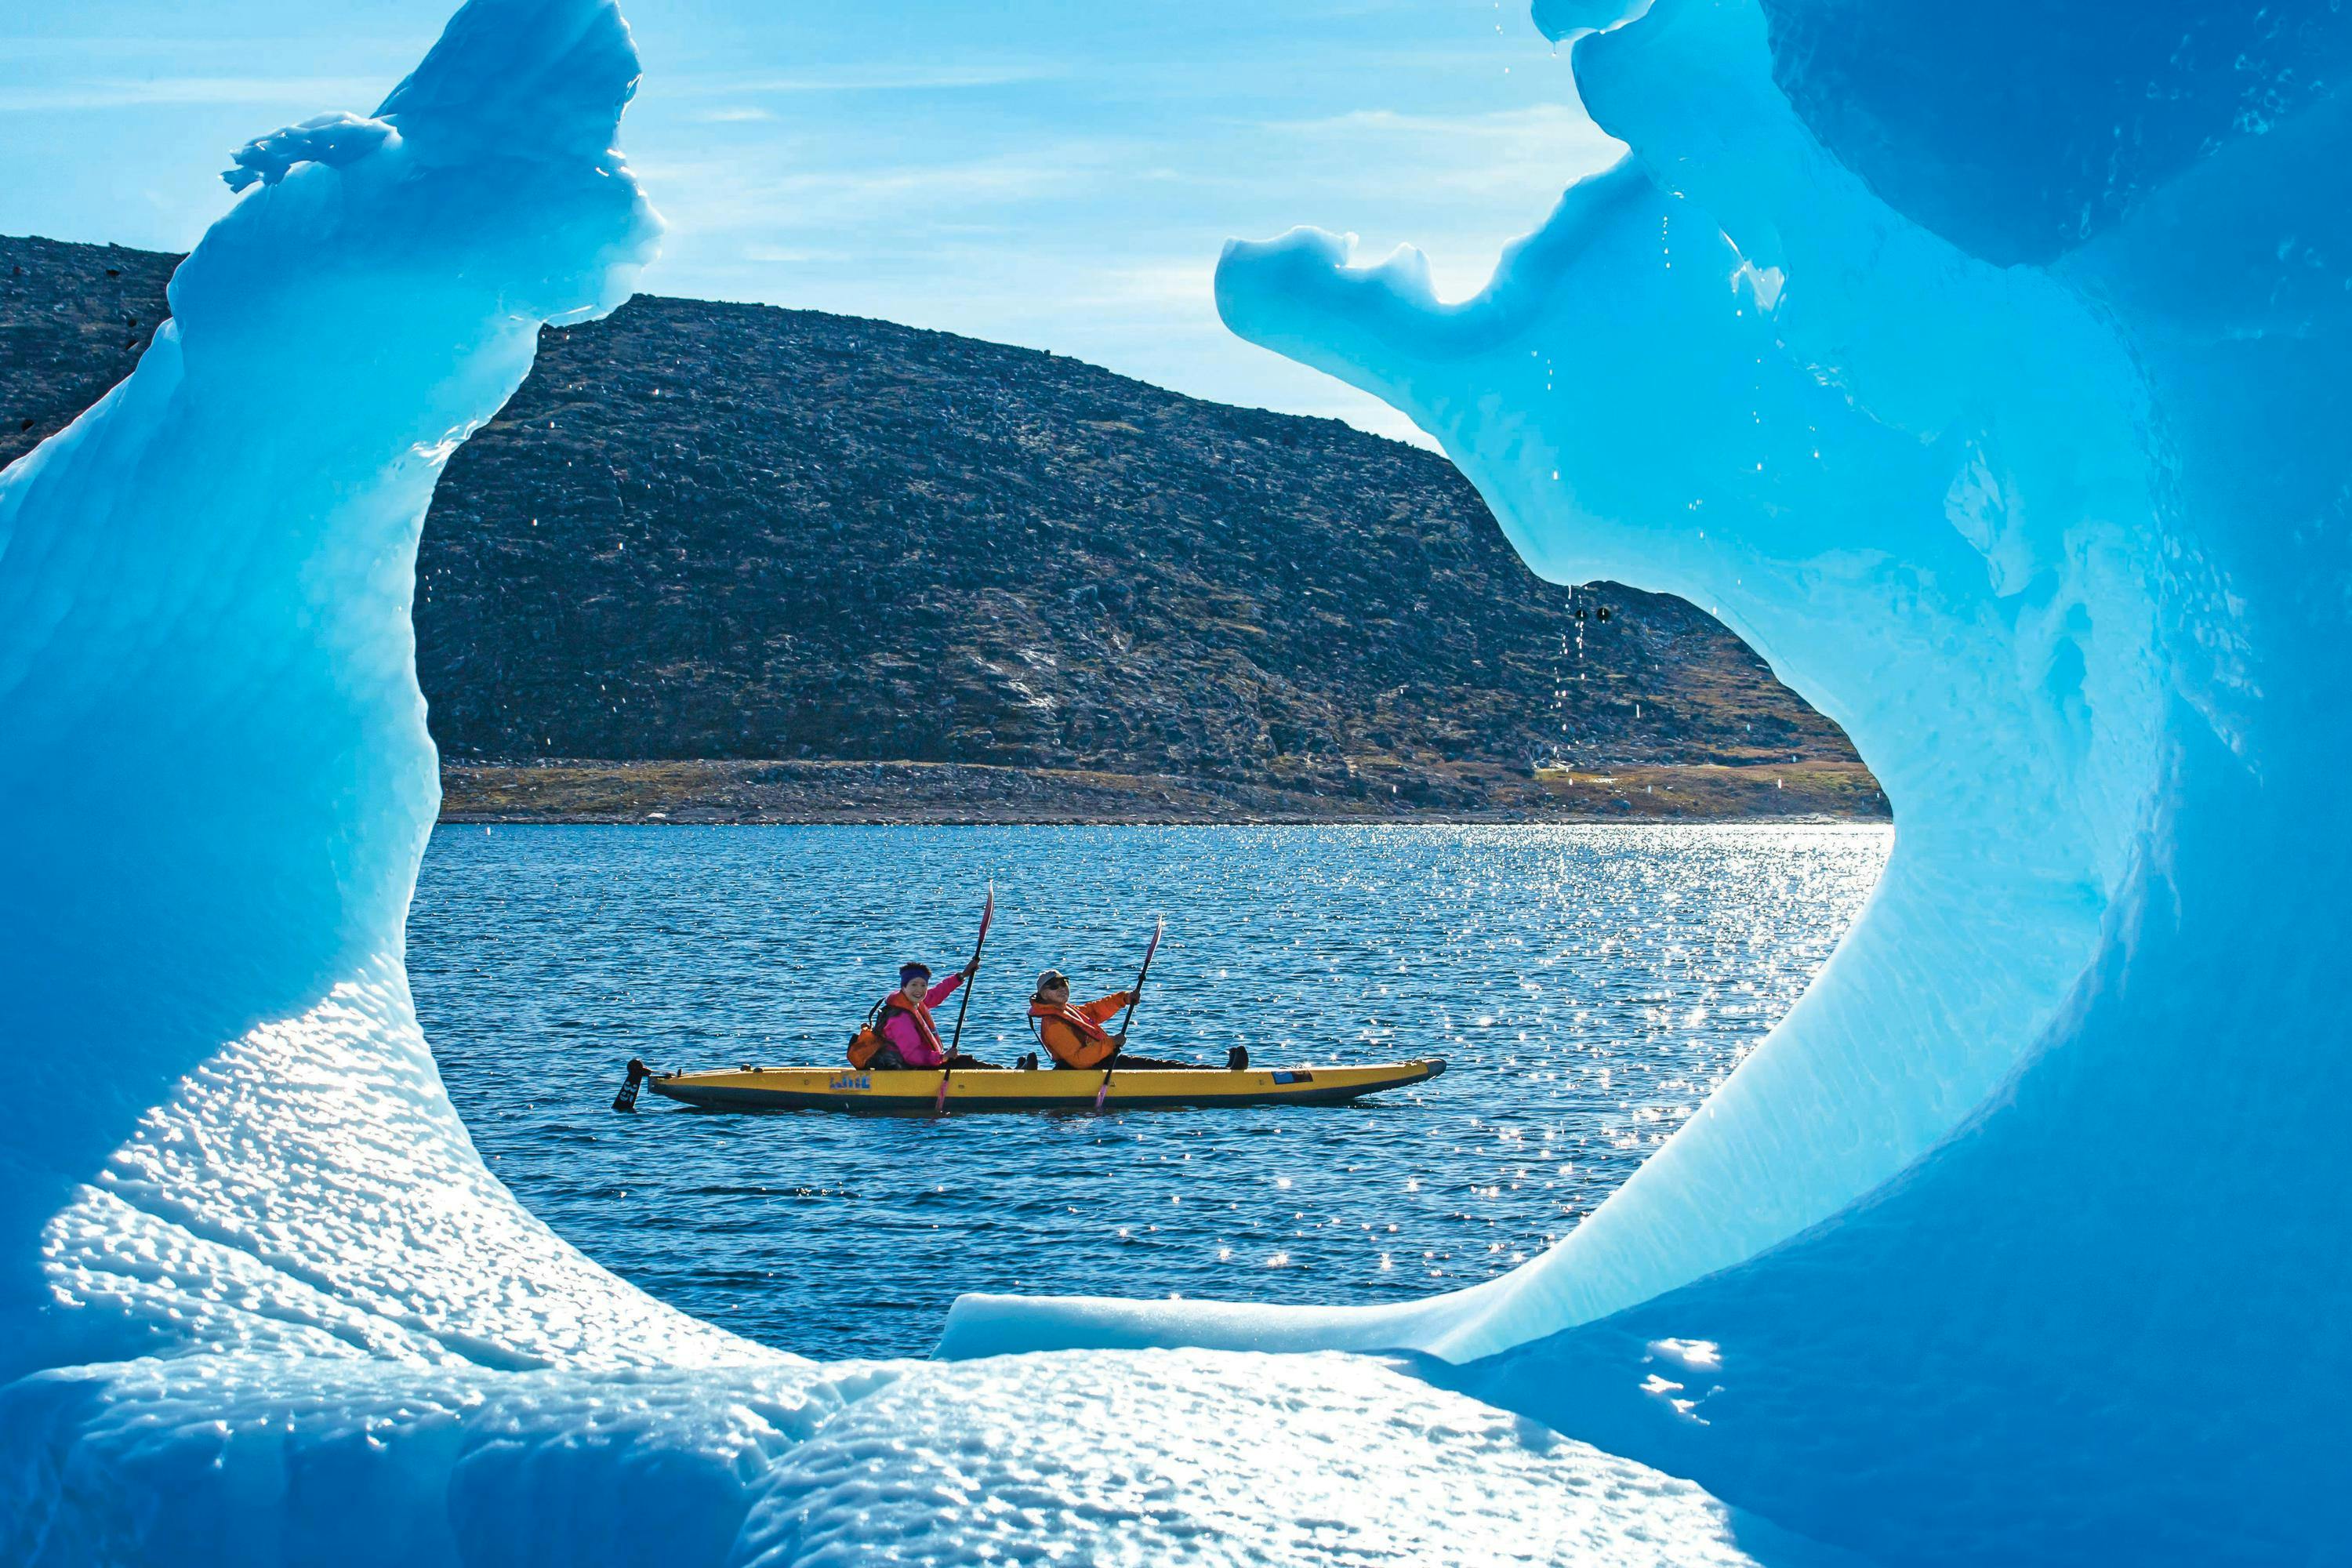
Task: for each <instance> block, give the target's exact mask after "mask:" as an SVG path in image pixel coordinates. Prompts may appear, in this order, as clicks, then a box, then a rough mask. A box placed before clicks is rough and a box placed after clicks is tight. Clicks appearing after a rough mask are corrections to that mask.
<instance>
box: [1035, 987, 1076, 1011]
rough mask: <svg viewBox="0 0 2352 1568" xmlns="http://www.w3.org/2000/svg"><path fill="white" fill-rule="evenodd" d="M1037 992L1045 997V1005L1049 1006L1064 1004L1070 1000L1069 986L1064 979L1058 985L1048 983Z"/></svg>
mask: <svg viewBox="0 0 2352 1568" xmlns="http://www.w3.org/2000/svg"><path fill="white" fill-rule="evenodd" d="M1038 994H1039V995H1040V996H1043V997H1044V998H1045V1005H1047V1006H1049V1007H1061V1006H1066V1005H1068V1003H1069V1000H1070V987H1069V984H1068V983H1067V982H1064V983H1063V984H1059V985H1048V986H1046V987H1045V990H1043V991H1041V992H1039V993H1038Z"/></svg>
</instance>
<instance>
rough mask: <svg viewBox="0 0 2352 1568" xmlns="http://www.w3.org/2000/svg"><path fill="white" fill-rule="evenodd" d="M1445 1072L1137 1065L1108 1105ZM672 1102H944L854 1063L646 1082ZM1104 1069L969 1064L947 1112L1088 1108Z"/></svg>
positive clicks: (1319, 1088) (1223, 1098)
mask: <svg viewBox="0 0 2352 1568" xmlns="http://www.w3.org/2000/svg"><path fill="white" fill-rule="evenodd" d="M1444 1070H1445V1064H1444V1062H1443V1061H1441V1060H1436V1059H1431V1060H1428V1061H1412V1062H1379V1063H1374V1064H1371V1065H1369V1066H1364V1067H1301V1068H1242V1069H1240V1070H1239V1071H1234V1070H1233V1069H1230V1068H1205V1067H1204V1068H1175V1069H1164V1068H1135V1069H1134V1070H1132V1071H1120V1072H1117V1073H1114V1074H1113V1075H1112V1076H1111V1080H1110V1093H1109V1094H1108V1096H1106V1097H1105V1107H1104V1108H1105V1109H1106V1110H1108V1109H1109V1108H1110V1107H1112V1106H1117V1107H1118V1108H1119V1109H1120V1110H1146V1109H1152V1108H1158V1107H1164V1106H1179V1105H1192V1106H1221V1105H1336V1104H1338V1103H1339V1102H1340V1101H1341V1100H1354V1099H1356V1098H1357V1097H1358V1096H1360V1095H1366V1094H1377V1093H1379V1092H1380V1091H1381V1089H1402V1088H1403V1087H1404V1086H1405V1085H1407V1084H1413V1083H1421V1082H1423V1081H1424V1080H1426V1079H1433V1078H1435V1077H1436V1076H1437V1075H1438V1074H1439V1073H1442V1072H1444ZM645 1084H646V1088H647V1089H652V1090H653V1091H654V1092H655V1093H656V1094H658V1095H661V1096H663V1097H664V1098H665V1099H668V1100H678V1101H681V1102H682V1103H684V1104H687V1105H691V1106H693V1107H695V1108H696V1109H698V1110H846V1111H852V1112H866V1113H868V1114H876V1115H888V1114H891V1113H894V1112H895V1113H901V1114H903V1113H907V1112H921V1113H923V1114H925V1115H929V1114H930V1112H931V1111H932V1110H933V1109H934V1108H935V1107H936V1106H937V1104H938V1102H939V1092H940V1074H939V1070H938V1069H937V1068H923V1069H917V1070H914V1071H900V1072H861V1071H859V1070H858V1069H857V1068H851V1067H839V1068H736V1069H734V1070H732V1071H728V1072H677V1073H667V1074H659V1075H656V1076H653V1077H649V1078H647V1079H646V1080H645ZM1101 1086H1102V1074H1100V1073H1098V1072H1072V1071H1068V1070H1054V1071H1026V1072H1024V1071H1022V1070H1021V1069H1019V1068H959V1069H958V1070H957V1071H956V1072H955V1074H954V1075H953V1076H952V1077H951V1078H950V1079H949V1080H948V1109H949V1110H950V1111H957V1110H1090V1109H1092V1108H1093V1106H1094V1102H1095V1090H1096V1089H1099V1088H1100V1087H1101Z"/></svg>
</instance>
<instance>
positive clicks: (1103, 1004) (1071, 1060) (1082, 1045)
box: [1029, 991, 1132, 1068]
mask: <svg viewBox="0 0 2352 1568" xmlns="http://www.w3.org/2000/svg"><path fill="white" fill-rule="evenodd" d="M1131 999H1132V998H1131V996H1130V995H1129V993H1127V992H1125V991H1114V992H1112V993H1111V994H1109V995H1108V996H1106V997H1104V998H1102V999H1101V1000H1100V1001H1098V1002H1089V1003H1087V1005H1085V1006H1083V1007H1079V1006H1074V1005H1069V1004H1064V1005H1062V1006H1059V1007H1049V1006H1047V1005H1045V1003H1043V1002H1032V1003H1030V1004H1029V1017H1030V1020H1031V1022H1032V1023H1033V1024H1034V1026H1035V1028H1036V1030H1037V1037H1038V1038H1039V1039H1040V1040H1043V1041H1044V1042H1045V1048H1046V1049H1047V1050H1048V1051H1051V1052H1052V1053H1053V1054H1054V1061H1055V1065H1056V1066H1059V1067H1066V1068H1098V1067H1100V1066H1102V1065H1103V1063H1105V1062H1107V1061H1108V1060H1109V1059H1110V1057H1111V1053H1112V1052H1113V1051H1114V1050H1116V1049H1118V1041H1117V1040H1115V1039H1113V1038H1112V1037H1111V1036H1110V1034H1109V1032H1108V1031H1107V1030H1106V1029H1104V1027H1103V1025H1104V1024H1105V1023H1107V1022H1108V1021H1109V1019H1110V1016H1111V1015H1112V1014H1114V1013H1116V1012H1118V1010H1119V1009H1120V1008H1121V1007H1124V1006H1126V1005H1128V1003H1129V1001H1130V1000H1131Z"/></svg>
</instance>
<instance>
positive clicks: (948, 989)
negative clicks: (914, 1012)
mask: <svg viewBox="0 0 2352 1568" xmlns="http://www.w3.org/2000/svg"><path fill="white" fill-rule="evenodd" d="M961 984H963V972H962V971H961V970H958V971H957V972H956V973H953V974H950V975H949V976H948V977H947V978H946V979H945V980H942V981H940V983H939V984H937V985H934V986H932V987H931V988H930V989H929V991H926V992H924V993H923V1005H924V1006H926V1007H936V1006H938V1005H940V1003H942V1002H944V1001H946V1000H947V999H948V998H949V997H950V996H952V995H954V994H956V987H957V986H959V985H961Z"/></svg>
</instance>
